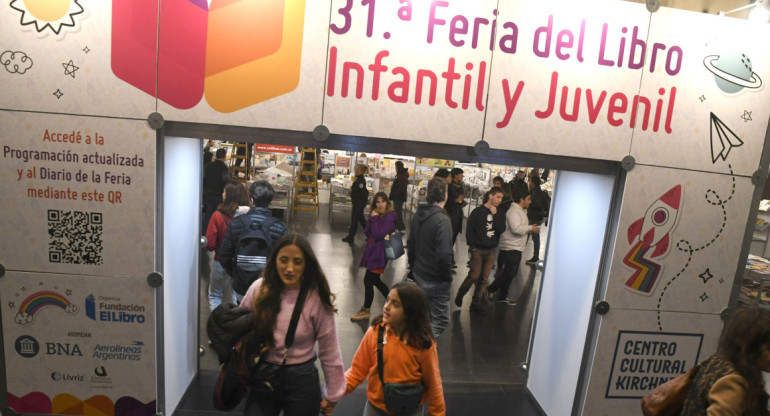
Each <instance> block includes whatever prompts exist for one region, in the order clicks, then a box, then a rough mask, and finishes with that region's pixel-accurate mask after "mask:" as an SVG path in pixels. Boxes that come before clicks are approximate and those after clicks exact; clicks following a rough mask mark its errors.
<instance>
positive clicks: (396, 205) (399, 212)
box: [393, 201, 406, 231]
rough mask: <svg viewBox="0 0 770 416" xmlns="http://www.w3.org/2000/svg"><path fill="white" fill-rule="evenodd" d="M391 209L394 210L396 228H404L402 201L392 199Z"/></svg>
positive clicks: (401, 229)
mask: <svg viewBox="0 0 770 416" xmlns="http://www.w3.org/2000/svg"><path fill="white" fill-rule="evenodd" d="M393 210H394V211H396V229H397V230H398V231H404V230H406V226H405V225H404V201H393Z"/></svg>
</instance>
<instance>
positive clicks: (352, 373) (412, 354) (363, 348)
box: [323, 282, 446, 416]
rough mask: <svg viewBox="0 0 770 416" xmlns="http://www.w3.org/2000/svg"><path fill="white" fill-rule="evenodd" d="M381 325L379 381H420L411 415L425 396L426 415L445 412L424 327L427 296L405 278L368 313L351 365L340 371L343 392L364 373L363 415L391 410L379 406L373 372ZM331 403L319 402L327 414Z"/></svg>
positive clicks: (380, 390)
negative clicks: (377, 313) (381, 371)
mask: <svg viewBox="0 0 770 416" xmlns="http://www.w3.org/2000/svg"><path fill="white" fill-rule="evenodd" d="M381 326H384V327H385V334H384V342H383V343H384V345H383V361H384V362H385V366H384V375H383V379H384V380H385V382H386V383H401V384H422V385H423V386H424V392H423V396H422V399H421V400H420V408H418V409H417V411H416V412H415V413H414V414H415V415H420V414H422V407H423V405H424V403H425V402H426V401H427V402H428V409H427V410H428V411H427V414H428V415H431V416H439V415H441V416H443V415H444V414H445V413H446V409H445V406H444V389H443V387H442V386H441V374H440V373H439V365H438V354H437V353H436V342H435V341H434V340H433V337H432V336H431V332H430V317H429V312H428V301H427V299H426V298H425V294H424V293H423V292H422V289H420V287H419V286H417V285H416V284H414V283H410V282H403V283H398V284H396V285H394V286H393V288H391V290H390V293H389V294H388V298H387V300H386V302H385V306H384V307H383V314H382V315H381V316H378V317H376V318H374V320H373V321H372V326H371V327H370V328H369V329H368V330H367V331H366V334H365V335H364V339H363V340H362V341H361V345H359V346H358V350H357V351H356V354H355V356H354V357H353V365H352V367H351V368H350V369H349V370H348V371H347V372H345V381H346V382H347V388H346V390H345V394H349V393H351V392H352V391H353V390H355V388H356V387H357V386H358V385H359V384H361V383H362V382H363V381H364V379H365V378H367V377H368V386H367V389H366V397H367V399H368V400H367V403H366V408H365V409H364V416H372V415H391V414H392V413H391V412H389V411H388V410H387V408H386V406H385V398H384V395H383V387H382V382H380V377H379V374H378V371H377V333H378V331H379V328H380V327H381ZM330 407H331V408H330ZM332 408H333V405H332V406H324V407H323V409H324V410H325V413H326V414H327V415H328V414H331V410H332Z"/></svg>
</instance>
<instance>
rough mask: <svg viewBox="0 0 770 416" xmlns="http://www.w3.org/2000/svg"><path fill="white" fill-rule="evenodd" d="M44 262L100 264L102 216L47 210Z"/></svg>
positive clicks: (91, 213) (98, 213)
mask: <svg viewBox="0 0 770 416" xmlns="http://www.w3.org/2000/svg"><path fill="white" fill-rule="evenodd" d="M48 235H49V236H50V237H51V240H50V242H49V243H48V261H49V262H51V263H67V264H89V265H100V264H103V263H104V260H103V259H102V213H101V212H81V211H60V210H57V209H49V210H48Z"/></svg>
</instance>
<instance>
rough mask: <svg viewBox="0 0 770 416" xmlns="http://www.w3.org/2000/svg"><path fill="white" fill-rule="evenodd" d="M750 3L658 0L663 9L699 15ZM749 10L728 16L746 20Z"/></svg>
mask: <svg viewBox="0 0 770 416" xmlns="http://www.w3.org/2000/svg"><path fill="white" fill-rule="evenodd" d="M630 1H633V2H635V3H645V0H630ZM764 2H765V3H770V0H765V1H764ZM750 3H754V0H660V5H661V6H663V7H670V8H673V9H682V10H690V11H693V12H701V13H709V14H719V12H728V11H730V10H735V9H737V8H739V7H743V6H746V5H748V4H750ZM762 6H764V7H767V6H768V4H763V5H762ZM762 6H760V7H762ZM749 10H750V9H749ZM749 10H740V11H737V12H735V13H730V14H729V15H728V16H729V17H734V18H738V19H747V18H748V15H749Z"/></svg>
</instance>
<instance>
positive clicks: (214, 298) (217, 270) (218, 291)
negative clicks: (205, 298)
mask: <svg viewBox="0 0 770 416" xmlns="http://www.w3.org/2000/svg"><path fill="white" fill-rule="evenodd" d="M229 281H230V275H229V274H227V271H225V268H224V267H222V265H221V264H219V261H217V260H214V267H212V268H211V277H210V278H209V308H210V310H212V311H213V310H214V309H216V308H217V306H219V304H220V303H222V296H223V295H224V293H225V289H227V283H228V282H229ZM231 296H232V292H231ZM229 302H232V303H235V296H232V298H231V299H229Z"/></svg>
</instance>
